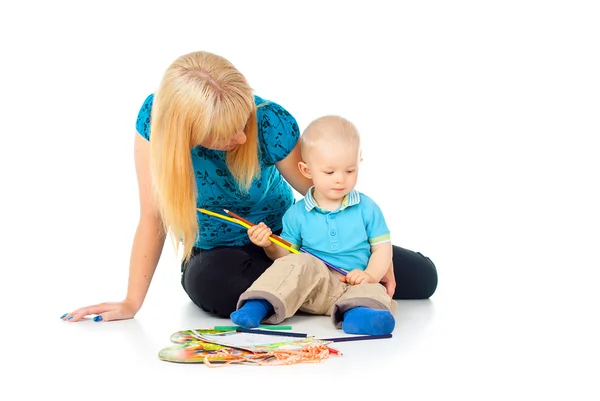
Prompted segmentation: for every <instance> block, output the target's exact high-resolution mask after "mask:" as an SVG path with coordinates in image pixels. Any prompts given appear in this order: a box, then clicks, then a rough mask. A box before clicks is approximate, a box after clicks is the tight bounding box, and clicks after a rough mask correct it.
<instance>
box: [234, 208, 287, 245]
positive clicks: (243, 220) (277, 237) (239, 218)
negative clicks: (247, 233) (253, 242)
mask: <svg viewBox="0 0 600 401" xmlns="http://www.w3.org/2000/svg"><path fill="white" fill-rule="evenodd" d="M223 211H224V212H225V213H227V214H228V215H230V216H231V217H233V218H235V219H238V220H239V221H242V222H244V223H246V224H248V225H249V226H255V225H256V224H254V223H252V222H250V221H248V220H246V219H245V218H243V217H241V216H238V215H237V214H235V213H233V212H232V211H229V210H227V209H223ZM270 237H271V238H273V239H276V240H277V241H279V242H282V243H284V244H285V245H287V246H289V247H291V246H292V244H290V243H289V242H287V241H286V240H284V239H283V238H281V237H280V236H279V235H275V234H271V235H270Z"/></svg>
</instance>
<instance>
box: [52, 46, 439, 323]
mask: <svg viewBox="0 0 600 401" xmlns="http://www.w3.org/2000/svg"><path fill="white" fill-rule="evenodd" d="M299 135H300V130H299V128H298V124H297V123H296V120H295V119H294V117H293V116H292V115H291V114H290V113H288V112H287V110H285V109H284V108H283V107H282V106H280V105H278V104H277V103H274V102H271V101H268V100H264V99H262V98H260V97H258V96H255V95H254V94H253V92H252V89H251V87H250V85H249V84H248V82H247V81H246V78H245V77H244V76H243V75H242V74H241V73H240V72H239V71H238V70H237V69H236V68H235V67H234V66H233V65H232V64H231V63H230V62H229V61H228V60H226V59H224V58H223V57H220V56H218V55H215V54H212V53H208V52H195V53H190V54H187V55H183V56H181V57H179V58H178V59H177V60H175V61H174V62H173V64H171V66H170V67H169V68H168V69H167V71H166V73H165V75H164V77H163V80H162V82H161V84H160V86H159V88H158V90H157V91H156V93H155V94H153V95H150V96H148V98H147V99H146V100H145V102H144V104H143V105H142V108H141V110H140V112H139V115H138V119H137V133H136V138H135V145H134V146H135V166H136V172H137V179H138V187H139V197H140V219H139V223H138V227H137V230H136V233H135V237H134V242H133V248H132V252H131V258H130V267H129V284H128V288H127V295H126V297H125V299H124V300H123V301H120V302H107V303H101V304H96V305H91V306H87V307H84V308H80V309H77V310H75V311H73V312H71V313H67V314H65V315H63V316H62V317H61V318H62V319H63V320H67V321H71V322H76V321H79V320H81V319H82V318H84V317H85V316H87V315H91V314H95V315H97V316H96V317H95V318H94V320H96V321H110V320H119V319H129V318H132V317H133V316H135V314H136V313H137V312H138V310H139V309H140V308H141V307H142V303H143V302H144V299H145V297H146V293H147V291H148V288H149V286H150V282H151V280H152V276H153V274H154V271H155V270H156V266H157V264H158V261H159V258H160V254H161V251H162V248H163V245H164V242H165V240H166V237H167V235H168V234H169V235H170V236H171V238H172V239H173V242H174V244H175V246H176V249H177V250H178V251H181V255H182V265H181V272H182V275H181V283H182V286H183V288H184V290H185V291H186V292H187V294H188V296H189V297H190V299H191V300H192V301H193V302H194V303H195V304H196V305H198V306H199V307H201V308H202V309H203V310H205V311H207V312H210V313H213V314H215V315H218V316H221V317H227V318H228V317H229V315H230V314H231V312H233V311H234V310H235V308H236V303H237V300H238V298H239V296H240V294H242V293H243V292H244V291H245V290H246V289H247V288H248V287H250V285H251V284H252V283H253V282H254V280H256V279H257V278H258V277H259V276H260V275H261V273H263V272H264V271H265V270H266V269H267V268H268V267H269V266H270V265H271V263H272V261H271V260H270V259H269V258H267V257H266V255H265V253H264V252H263V250H262V248H260V247H257V246H256V245H254V244H252V243H251V242H250V240H249V238H248V234H247V232H246V231H244V230H240V229H238V228H236V227H234V226H231V225H228V224H226V223H224V222H222V221H221V220H219V219H214V218H212V217H210V216H208V215H206V214H203V213H200V212H199V211H198V210H197V209H198V208H204V209H209V210H213V211H215V212H218V213H223V209H228V210H231V211H232V212H235V213H236V214H238V215H241V216H243V217H245V218H246V219H248V220H250V221H253V222H256V223H258V222H264V223H265V224H267V225H268V226H270V227H272V228H273V230H274V232H280V230H281V224H282V223H281V217H282V216H283V214H284V212H285V211H286V210H287V209H288V208H289V207H290V206H291V205H292V204H293V203H294V195H293V191H292V188H293V189H295V190H296V191H298V192H299V193H300V194H302V195H305V194H306V191H307V190H308V188H309V187H310V186H311V185H312V182H311V181H309V180H308V179H306V178H305V177H304V176H302V175H301V174H300V172H299V170H298V168H297V166H298V162H300V161H301V158H300V148H299V143H298V138H299ZM190 156H191V157H190ZM396 277H398V280H399V283H400V285H399V286H398V288H396ZM383 282H384V284H385V286H386V289H387V290H388V293H389V294H390V295H392V294H393V296H394V298H396V299H407V298H411V299H419V298H428V297H430V296H431V295H432V294H433V292H434V291H435V288H436V286H437V273H436V269H435V266H434V265H433V263H432V262H431V261H430V260H429V259H428V258H426V257H424V256H423V255H421V254H419V253H415V252H412V251H409V250H406V249H402V248H399V247H394V269H393V270H392V269H390V271H388V273H387V274H386V276H385V278H384V280H383Z"/></svg>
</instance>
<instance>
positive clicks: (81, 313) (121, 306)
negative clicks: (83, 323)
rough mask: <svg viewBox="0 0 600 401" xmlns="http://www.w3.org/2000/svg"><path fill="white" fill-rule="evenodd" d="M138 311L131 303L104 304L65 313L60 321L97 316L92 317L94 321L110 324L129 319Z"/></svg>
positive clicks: (72, 320)
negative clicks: (113, 321)
mask: <svg viewBox="0 0 600 401" xmlns="http://www.w3.org/2000/svg"><path fill="white" fill-rule="evenodd" d="M138 310H139V307H138V308H136V307H135V306H134V305H133V303H132V302H130V301H127V300H125V301H121V302H104V303H101V304H96V305H91V306H86V307H85V308H80V309H77V310H76V311H73V312H71V313H65V314H64V315H63V316H61V319H62V320H65V321H69V322H77V321H79V320H81V319H83V318H84V317H86V316H88V315H97V316H96V317H94V320H95V321H97V322H99V321H104V322H110V321H111V320H125V319H131V318H132V317H134V316H135V314H136V313H137V311H138Z"/></svg>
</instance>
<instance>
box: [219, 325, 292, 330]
mask: <svg viewBox="0 0 600 401" xmlns="http://www.w3.org/2000/svg"><path fill="white" fill-rule="evenodd" d="M238 327H240V326H214V327H213V330H218V331H236V330H237V328H238ZM258 328H259V329H266V330H291V329H292V326H262V325H261V326H258Z"/></svg>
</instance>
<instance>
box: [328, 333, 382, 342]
mask: <svg viewBox="0 0 600 401" xmlns="http://www.w3.org/2000/svg"><path fill="white" fill-rule="evenodd" d="M380 338H392V335H391V334H375V335H365V336H354V337H335V338H321V339H320V340H322V341H333V342H334V343H341V342H344V341H361V340H377V339H380Z"/></svg>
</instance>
